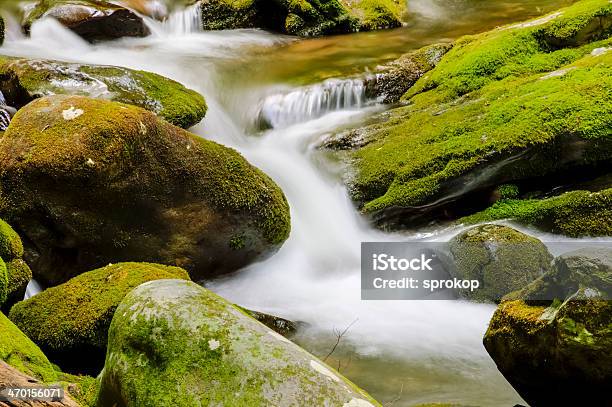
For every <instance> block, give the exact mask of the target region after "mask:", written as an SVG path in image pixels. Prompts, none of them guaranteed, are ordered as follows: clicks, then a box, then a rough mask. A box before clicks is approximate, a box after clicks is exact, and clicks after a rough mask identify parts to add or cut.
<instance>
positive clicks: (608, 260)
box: [504, 246, 612, 305]
mask: <svg viewBox="0 0 612 407" xmlns="http://www.w3.org/2000/svg"><path fill="white" fill-rule="evenodd" d="M579 290H583V291H587V292H589V293H591V295H593V296H597V297H598V298H601V299H606V300H611V299H612V249H609V248H606V247H601V246H600V247H598V246H593V247H586V248H582V249H578V250H574V251H571V252H568V253H564V254H562V255H561V256H559V257H557V258H555V260H554V262H553V265H552V267H551V269H550V270H549V271H548V272H546V273H545V274H544V275H542V276H541V277H540V278H538V279H537V280H535V281H533V282H532V283H530V284H529V285H527V286H526V287H524V288H523V289H520V290H518V291H515V292H512V293H510V294H508V295H506V296H505V297H504V300H523V301H525V302H527V303H528V304H530V305H538V304H542V303H544V304H547V303H550V301H554V300H561V301H562V300H564V299H565V298H569V297H570V296H572V295H573V294H574V293H576V292H578V291H579Z"/></svg>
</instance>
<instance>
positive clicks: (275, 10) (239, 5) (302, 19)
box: [198, 0, 405, 37]
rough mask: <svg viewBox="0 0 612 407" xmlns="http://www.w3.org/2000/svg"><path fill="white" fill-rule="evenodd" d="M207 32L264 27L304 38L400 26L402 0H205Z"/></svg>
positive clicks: (203, 10)
mask: <svg viewBox="0 0 612 407" xmlns="http://www.w3.org/2000/svg"><path fill="white" fill-rule="evenodd" d="M198 4H199V7H200V10H201V12H202V22H203V26H204V29H208V30H219V29H229V28H253V27H257V28H264V29H269V30H273V31H278V32H283V33H286V34H291V35H299V36H303V37H308V36H318V35H326V34H340V33H348V32H355V31H369V30H377V29H383V28H393V27H399V26H400V25H401V16H402V13H403V11H404V8H405V4H404V2H402V1H399V0H357V1H354V2H353V1H345V0H327V1H322V2H321V1H318V0H297V1H290V0H239V1H235V0H202V1H200V2H199V3H198Z"/></svg>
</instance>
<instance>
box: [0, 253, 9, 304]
mask: <svg viewBox="0 0 612 407" xmlns="http://www.w3.org/2000/svg"><path fill="white" fill-rule="evenodd" d="M7 297H8V277H7V273H6V263H5V262H4V260H2V257H0V305H3V304H4V302H5V301H6V299H7Z"/></svg>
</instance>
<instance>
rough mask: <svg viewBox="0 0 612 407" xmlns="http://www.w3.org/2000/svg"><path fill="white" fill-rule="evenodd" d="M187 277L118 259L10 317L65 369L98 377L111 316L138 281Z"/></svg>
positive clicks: (48, 292) (171, 269)
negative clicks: (118, 261) (121, 261)
mask: <svg viewBox="0 0 612 407" xmlns="http://www.w3.org/2000/svg"><path fill="white" fill-rule="evenodd" d="M160 279H185V280H188V279H189V276H188V275H187V272H186V271H185V270H183V269H181V268H178V267H169V266H162V265H159V264H150V263H119V264H113V265H109V266H106V267H103V268H101V269H98V270H93V271H89V272H87V273H83V274H81V275H79V276H77V277H74V278H73V279H71V280H69V281H68V282H67V283H64V284H61V285H59V286H57V287H52V288H48V289H46V290H44V291H43V292H41V293H40V294H37V295H35V296H34V297H32V298H30V299H27V300H25V301H22V302H20V303H18V304H16V305H15V306H14V307H13V308H12V309H11V312H10V314H9V318H10V319H11V320H12V321H13V322H14V323H15V324H16V325H17V327H19V328H20V329H21V330H22V332H24V333H25V334H26V335H27V336H28V337H29V338H31V339H32V340H33V341H34V342H35V343H36V344H37V345H38V346H40V348H41V349H42V350H43V351H44V352H45V355H47V357H49V358H50V359H51V360H52V361H53V362H54V363H56V364H57V365H59V366H60V367H61V368H62V370H63V371H66V372H73V373H75V372H76V373H91V374H92V375H93V376H96V375H97V374H98V373H99V372H100V371H101V370H102V367H103V365H104V355H105V354H106V340H107V337H108V328H109V327H110V323H111V319H112V318H113V315H114V313H115V310H116V309H117V306H119V303H120V302H121V301H122V300H123V298H124V297H125V296H126V295H127V294H128V293H129V292H130V291H131V290H132V289H134V288H136V287H138V286H139V285H140V284H142V283H145V282H147V281H152V280H160Z"/></svg>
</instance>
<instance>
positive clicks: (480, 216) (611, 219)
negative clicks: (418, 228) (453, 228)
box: [459, 189, 612, 237]
mask: <svg viewBox="0 0 612 407" xmlns="http://www.w3.org/2000/svg"><path fill="white" fill-rule="evenodd" d="M497 219H513V220H515V221H517V222H520V223H523V224H526V225H532V226H537V227H539V228H542V229H544V230H546V231H550V232H553V233H560V234H564V235H568V236H571V237H580V236H612V189H606V190H603V191H600V192H589V191H572V192H567V193H565V194H562V195H559V196H555V197H552V198H547V199H526V200H514V199H509V200H503V201H499V202H497V203H495V204H494V205H493V206H491V207H490V208H488V209H486V210H484V211H482V212H479V213H477V214H474V215H472V216H468V217H465V218H462V219H460V220H459V222H463V223H468V224H469V223H479V222H486V221H491V220H497Z"/></svg>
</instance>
